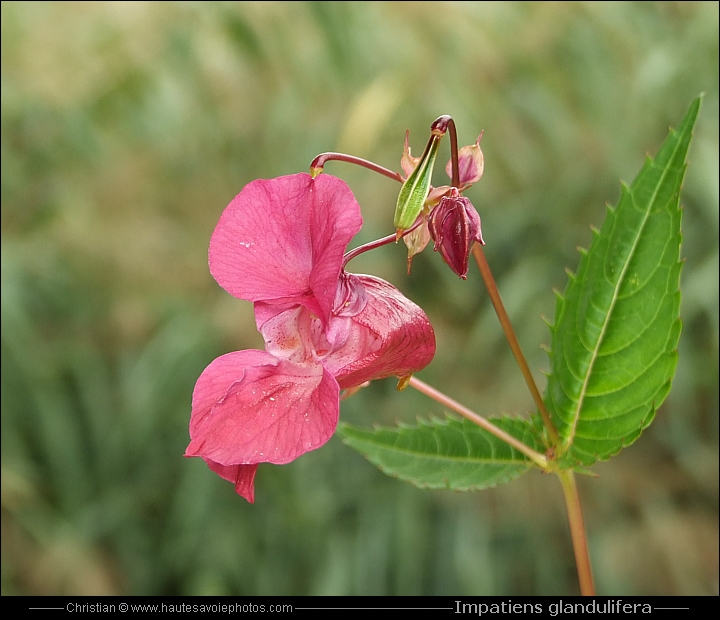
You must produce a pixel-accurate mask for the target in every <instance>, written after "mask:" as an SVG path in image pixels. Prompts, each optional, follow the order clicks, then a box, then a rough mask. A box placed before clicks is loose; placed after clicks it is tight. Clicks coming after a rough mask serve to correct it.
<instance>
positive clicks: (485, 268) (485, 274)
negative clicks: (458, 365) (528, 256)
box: [472, 243, 560, 446]
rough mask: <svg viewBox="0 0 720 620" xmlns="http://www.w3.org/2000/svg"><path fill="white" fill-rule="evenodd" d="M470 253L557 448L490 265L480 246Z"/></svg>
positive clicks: (551, 439)
mask: <svg viewBox="0 0 720 620" xmlns="http://www.w3.org/2000/svg"><path fill="white" fill-rule="evenodd" d="M472 253H473V257H474V258H475V262H476V263H477V266H478V269H479V270H480V275H481V276H482V279H483V282H485V287H486V288H487V291H488V294H489V295H490V301H491V302H492V305H493V308H495V313H496V314H497V316H498V319H499V321H500V325H501V326H502V329H503V331H504V332H505V337H506V338H507V341H508V343H509V344H510V349H511V350H512V352H513V355H514V356H515V361H516V362H517V364H518V366H519V367H520V372H522V375H523V377H524V378H525V383H526V384H527V386H528V389H529V390H530V394H531V395H532V398H533V401H535V406H536V407H537V408H538V411H539V412H540V416H541V417H542V420H543V424H544V425H545V428H546V429H547V432H548V435H550V441H551V442H552V444H553V445H556V446H557V445H559V444H560V438H559V436H558V433H557V430H556V429H555V425H554V424H553V423H552V420H551V419H550V414H549V413H548V410H547V409H546V407H545V403H543V399H542V396H540V391H539V390H538V388H537V385H535V379H533V376H532V373H531V372H530V367H529V366H528V363H527V361H526V360H525V356H524V355H523V352H522V350H521V349H520V343H519V342H518V339H517V337H516V336H515V330H514V329H513V327H512V324H511V323H510V318H509V317H508V315H507V312H506V311H505V306H504V305H503V302H502V299H500V291H498V287H497V284H495V278H493V275H492V272H491V271H490V265H488V262H487V259H486V258H485V253H484V252H483V251H482V246H481V245H480V244H479V243H475V244H473V248H472Z"/></svg>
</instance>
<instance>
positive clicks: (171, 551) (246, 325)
mask: <svg viewBox="0 0 720 620" xmlns="http://www.w3.org/2000/svg"><path fill="white" fill-rule="evenodd" d="M1 7H2V8H1V10H2V31H1V34H2V77H1V79H2V152H1V156H2V257H1V258H2V307H1V310H2V594H120V593H129V594H244V595H248V594H453V595H463V594H464V595H471V594H504V595H520V594H558V595H560V594H574V593H576V592H577V585H576V576H575V573H574V566H573V560H572V551H571V548H570V541H569V535H568V531H567V525H566V520H565V516H564V510H563V506H562V498H561V494H560V490H559V485H558V484H557V483H556V481H555V480H553V479H551V478H549V477H543V476H540V475H534V474H529V475H527V476H525V477H523V478H521V479H520V480H518V481H516V482H514V483H512V484H510V485H507V486H504V487H501V488H497V489H493V490H490V491H485V492H482V493H477V494H454V493H449V492H437V493H431V492H425V491H420V490H417V489H414V488H411V487H407V486H405V485H404V484H402V483H400V482H398V481H395V480H392V479H389V478H386V477H384V476H383V475H382V474H380V473H379V472H377V471H376V470H374V469H373V468H372V466H370V465H369V464H368V463H366V462H365V461H364V460H363V459H362V458H361V457H359V456H358V455H356V454H355V453H353V452H352V451H351V450H349V449H348V448H346V447H345V446H343V445H342V444H341V443H340V441H339V440H337V439H333V440H331V441H330V442H329V443H328V445H327V446H325V447H324V448H323V449H322V450H319V451H317V452H314V453H310V454H308V455H305V456H303V457H302V458H301V459H299V460H297V461H295V462H294V463H292V464H290V465H288V466H284V467H272V466H265V467H261V468H260V471H259V474H258V479H257V502H256V504H255V505H254V506H250V505H247V504H246V503H245V502H244V501H243V500H242V499H240V498H238V497H236V496H235V494H234V492H233V489H232V486H231V485H229V484H227V483H225V482H223V481H221V480H220V479H219V478H218V477H217V476H215V475H213V474H212V473H211V472H210V471H209V470H207V468H206V467H205V465H204V464H203V463H202V462H200V461H199V460H185V459H183V458H182V453H183V451H184V448H185V446H186V443H187V441H188V437H187V422H188V419H189V412H190V395H191V393H192V388H193V386H194V382H195V379H196V378H197V376H198V375H199V373H200V372H201V370H202V369H203V368H204V367H205V365H206V364H207V363H209V362H210V361H211V360H212V359H213V358H214V357H215V356H217V355H220V354H222V353H225V352H228V351H232V350H238V349H242V348H249V347H258V346H261V339H260V337H259V336H258V334H257V333H256V331H255V328H254V324H253V320H252V309H251V307H250V304H247V303H244V302H241V301H238V300H235V299H233V298H232V297H230V296H229V295H227V294H226V293H224V291H222V290H221V289H219V287H218V286H217V285H216V284H215V282H214V281H213V280H212V277H211V276H210V274H209V273H208V270H207V244H208V240H209V237H210V233H211V232H212V229H213V227H214V225H215V223H216V222H217V219H218V217H219V215H220V212H221V211H222V209H223V208H224V206H225V205H226V204H227V203H228V202H229V200H230V199H231V198H232V197H233V196H234V195H235V194H236V193H237V192H238V191H239V190H240V189H241V188H242V186H243V185H244V184H245V183H247V182H249V181H250V180H252V179H254V178H258V177H264V178H268V177H272V176H277V175H281V174H289V173H293V172H297V171H301V170H306V169H307V167H308V165H309V163H310V161H311V160H312V158H313V157H314V156H315V155H316V154H318V153H320V152H322V151H328V150H340V149H341V150H344V151H346V152H349V153H352V154H355V155H358V156H362V157H366V158H369V159H372V160H374V161H377V162H378V163H381V164H383V165H386V166H388V167H391V168H394V169H399V158H400V154H401V148H402V138H403V135H404V132H405V130H406V129H410V132H411V134H410V135H411V144H412V146H413V148H414V150H415V152H419V150H420V149H421V148H422V146H423V144H424V141H425V139H426V136H427V130H428V127H429V124H430V122H431V121H432V120H434V119H435V118H436V117H437V116H439V115H440V114H451V115H453V117H454V118H455V120H456V122H457V125H458V128H459V132H460V142H461V144H469V143H471V142H473V141H474V140H475V138H476V137H477V135H478V133H479V132H480V131H481V130H482V129H484V130H485V136H484V138H483V143H482V145H483V150H484V153H485V158H486V173H485V177H484V178H483V179H482V181H481V182H480V183H478V184H477V185H476V186H475V187H473V188H472V189H471V190H470V191H469V193H468V195H469V197H470V198H471V199H472V200H473V202H474V203H475V205H476V206H477V207H478V209H479V211H480V213H481V217H482V218H483V233H484V236H485V239H486V241H487V242H488V245H487V247H486V254H487V255H488V259H489V261H490V264H491V265H492V266H493V269H494V272H495V274H496V277H497V279H498V282H499V286H500V290H501V293H502V294H503V297H504V300H505V303H506V305H507V307H508V311H509V313H510V315H511V316H512V317H513V320H514V321H515V325H516V329H517V331H518V335H519V338H520V342H521V344H522V346H523V348H524V350H525V353H526V355H527V356H528V358H529V361H530V365H531V367H533V368H535V369H536V370H537V373H536V374H537V378H538V380H539V381H541V382H542V374H541V370H542V369H544V368H547V363H546V359H545V354H544V353H543V352H542V351H541V349H540V347H539V345H540V344H541V343H543V342H545V343H546V342H547V341H548V331H547V327H546V326H545V324H544V323H543V322H542V320H541V319H540V317H541V315H545V316H547V317H552V312H553V304H554V298H553V294H552V292H551V289H552V288H553V287H555V288H559V289H562V288H564V285H565V278H566V276H565V274H564V271H563V270H564V268H565V267H570V268H574V267H575V265H576V264H577V253H576V250H575V248H576V246H577V245H584V244H586V243H588V242H589V240H590V231H589V226H590V225H591V224H593V225H599V224H600V223H601V219H602V217H603V211H604V204H605V202H611V203H614V202H615V201H616V199H617V197H618V195H619V179H623V180H625V181H630V180H631V179H632V177H633V176H634V174H635V173H636V171H637V170H638V169H639V168H640V166H641V165H642V161H643V156H644V154H645V153H646V152H650V153H653V152H654V151H655V150H656V149H657V147H658V146H659V144H660V143H661V141H662V139H663V138H664V136H665V135H666V132H667V127H668V125H669V124H672V123H676V122H678V121H679V120H680V118H681V116H682V114H683V112H684V111H685V109H686V107H687V105H688V104H689V103H690V101H691V99H692V98H693V97H695V96H696V95H697V94H698V93H699V92H704V93H705V98H704V101H703V109H702V111H701V117H700V120H699V123H698V127H697V131H696V134H695V138H694V142H693V145H692V147H691V152H690V165H689V169H688V174H687V177H686V182H685V187H684V191H683V204H684V206H685V211H684V222H683V225H684V247H683V253H684V256H685V257H686V263H685V267H684V270H683V274H682V285H683V306H682V315H683V322H684V331H683V336H682V339H681V343H680V362H679V366H678V372H677V376H676V379H675V382H674V386H673V391H672V392H671V395H670V397H669V399H668V401H667V402H666V404H665V405H664V406H663V407H662V409H661V411H660V413H659V414H658V416H657V419H656V421H655V423H654V424H653V425H652V426H651V427H650V429H648V431H646V432H645V433H644V435H643V436H642V437H641V439H640V440H639V441H638V443H637V444H635V445H634V446H633V447H631V448H629V449H627V450H625V451H623V452H622V453H621V454H620V455H618V456H617V457H615V458H614V459H612V460H611V461H609V462H608V463H605V464H601V465H599V466H597V467H596V468H595V469H596V471H597V473H599V474H600V476H601V477H600V478H599V479H586V480H581V494H582V497H583V499H584V502H585V511H586V520H587V525H588V533H589V537H590V547H591V557H592V559H593V562H594V568H595V571H596V581H597V586H598V591H599V592H600V593H601V594H608V595H632V594H714V595H717V594H718V552H717V549H718V476H717V474H718V467H717V462H718V454H717V447H718V408H719V404H718V211H719V209H718V194H719V189H718V163H719V162H718V4H717V3H715V2H659V3H652V2H618V3H600V2H569V3H555V2H513V3H509V2H497V3H484V2H422V3H416V2H412V3H411V2H372V3H366V2H220V3H218V2H204V3H197V2H162V3H145V2H83V3H76V2H54V3H46V2H34V3H28V2H3V3H2V5H1ZM443 148H444V149H447V146H445V147H443ZM444 153H445V155H444V156H446V155H447V150H445V152H444ZM327 171H328V172H329V173H331V174H337V175H338V176H341V177H343V178H344V179H345V180H347V181H348V183H349V184H350V186H351V187H352V188H353V190H354V192H355V193H356V196H357V198H358V200H359V202H360V204H361V205H362V207H363V214H364V217H365V222H366V223H365V226H364V228H363V231H362V232H361V233H360V234H359V236H358V242H361V241H365V240H370V239H372V238H376V237H379V236H382V235H384V234H387V233H388V232H389V231H390V229H391V218H392V210H393V206H394V200H395V196H396V192H397V189H398V188H397V187H396V186H395V185H393V184H392V182H390V181H389V180H387V179H383V178H380V177H376V176H374V175H372V174H371V173H369V172H368V171H366V170H360V169H353V168H351V167H348V166H346V165H344V164H340V163H337V164H336V163H331V164H329V165H328V168H327ZM352 268H353V269H354V270H356V271H367V272H370V273H374V274H376V275H379V276H381V277H385V278H386V279H389V280H391V281H392V282H393V283H394V284H395V285H396V286H398V287H399V288H400V289H401V290H403V291H404V292H405V293H406V294H407V295H408V296H410V297H411V298H413V299H414V300H416V301H417V302H418V303H420V304H421V305H422V306H423V307H424V308H425V310H426V311H427V313H428V315H429V316H430V318H431V320H432V321H433V324H434V326H435V329H436V332H437V338H438V354H437V357H436V359H435V360H434V361H433V363H432V364H431V365H430V366H429V367H428V368H427V369H426V370H424V371H423V372H422V373H421V375H420V376H421V377H422V378H423V379H425V380H427V381H429V382H430V383H432V384H434V385H437V386H439V387H442V388H443V389H444V390H445V391H447V392H448V393H449V394H450V395H452V396H453V397H455V398H457V399H459V400H461V401H463V402H465V403H466V404H468V405H469V406H471V407H473V408H475V409H476V410H477V411H478V412H479V413H482V414H486V415H490V414H495V413H500V412H516V413H522V412H524V411H526V410H527V409H528V408H529V407H530V406H531V403H530V399H529V397H528V396H527V394H526V390H525V388H524V385H523V383H522V379H521V377H520V375H519V372H518V371H517V369H516V368H515V366H514V363H513V360H512V356H511V355H510V353H509V350H508V347H507V345H506V344H505V342H504V340H503V339H502V336H501V332H500V329H499V327H498V325H497V321H496V319H495V317H494V314H493V312H492V309H491V308H490V306H489V303H488V300H487V297H486V295H485V293H484V291H483V288H482V283H481V281H480V278H479V277H478V276H477V274H471V275H470V276H469V277H468V281H467V282H465V283H463V282H461V281H460V280H459V279H458V278H456V277H455V276H454V275H453V274H452V273H451V272H450V271H449V270H448V269H447V268H445V267H444V266H443V265H442V263H441V261H440V260H439V258H438V257H437V256H436V255H434V254H432V253H431V252H428V251H426V252H425V253H424V254H422V255H420V256H419V257H417V258H416V260H415V263H414V266H413V273H412V275H411V276H410V277H407V276H406V275H405V273H404V269H405V258H404V255H403V251H402V248H401V247H391V248H386V249H384V250H382V251H378V252H373V253H371V254H368V255H364V256H362V257H360V258H358V259H357V260H356V261H353V264H352ZM431 413H434V414H439V413H440V411H439V409H438V407H437V406H436V405H435V404H434V403H432V402H430V401H427V400H425V399H423V397H421V396H420V395H419V394H413V393H409V392H403V393H402V394H399V393H397V392H395V390H394V385H393V383H392V382H391V381H382V382H376V384H373V385H372V386H371V387H370V388H367V389H366V390H363V391H362V392H361V393H360V394H358V395H357V396H355V397H353V398H352V399H349V400H347V401H344V402H343V407H342V415H343V417H344V418H345V419H347V420H350V421H353V422H356V423H362V424H365V425H368V426H369V425H371V424H373V423H383V424H388V423H393V422H394V421H395V420H396V419H398V418H399V419H402V420H405V421H411V420H413V419H414V418H415V417H416V416H426V415H429V414H431Z"/></svg>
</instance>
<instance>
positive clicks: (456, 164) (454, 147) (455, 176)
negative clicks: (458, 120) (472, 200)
mask: <svg viewBox="0 0 720 620" xmlns="http://www.w3.org/2000/svg"><path fill="white" fill-rule="evenodd" d="M448 127H449V128H450V158H451V161H452V164H451V166H452V181H451V182H452V186H453V187H457V188H459V187H460V161H459V159H458V140H457V129H456V128H455V121H454V120H453V119H452V118H450V120H449V121H448Z"/></svg>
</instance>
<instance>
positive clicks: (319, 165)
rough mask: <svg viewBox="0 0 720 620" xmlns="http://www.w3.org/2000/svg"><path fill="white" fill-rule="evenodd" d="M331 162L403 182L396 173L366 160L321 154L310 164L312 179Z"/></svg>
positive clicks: (349, 156) (337, 154)
mask: <svg viewBox="0 0 720 620" xmlns="http://www.w3.org/2000/svg"><path fill="white" fill-rule="evenodd" d="M331 160H335V161H344V162H346V163H348V164H357V165H358V166H362V167H363V168H367V169H368V170H372V171H374V172H379V173H380V174H383V175H385V176H386V177H389V178H391V179H392V180H393V181H399V182H400V183H402V182H403V180H404V179H403V178H402V177H401V176H400V174H399V173H397V172H393V171H392V170H388V169H387V168H384V167H383V166H380V165H378V164H375V163H373V162H371V161H368V160H367V159H362V158H361V157H355V156H354V155H345V153H321V154H320V155H318V156H317V157H316V158H315V159H313V160H312V162H311V164H310V175H311V176H312V177H313V178H314V177H316V176H317V175H319V174H320V173H321V172H322V171H323V168H324V166H325V162H327V161H331Z"/></svg>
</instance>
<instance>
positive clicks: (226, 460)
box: [185, 174, 435, 502]
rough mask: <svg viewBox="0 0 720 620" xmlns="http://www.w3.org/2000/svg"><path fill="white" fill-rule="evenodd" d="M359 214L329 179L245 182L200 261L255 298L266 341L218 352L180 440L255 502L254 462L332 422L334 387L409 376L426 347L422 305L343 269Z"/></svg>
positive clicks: (429, 342)
mask: <svg viewBox="0 0 720 620" xmlns="http://www.w3.org/2000/svg"><path fill="white" fill-rule="evenodd" d="M361 225H362V217H361V216H360V206H359V205H358V203H357V201H356V200H355V197H354V196H353V195H352V192H351V191H350V189H349V188H348V187H347V185H346V184H345V183H344V182H343V181H341V180H340V179H337V178H335V177H332V176H329V175H326V174H322V175H320V176H318V177H317V178H314V179H313V178H311V177H310V175H308V174H296V175H292V176H286V177H279V178H277V179H270V180H258V181H253V182H252V183H250V184H249V185H247V186H246V187H245V188H244V189H243V190H242V191H241V192H240V193H239V194H238V195H237V196H236V197H235V198H234V199H233V201H232V202H231V203H230V204H229V205H228V207H227V209H225V211H224V212H223V214H222V216H221V217H220V221H219V222H218V225H217V227H216V228H215V232H214V233H213V235H212V238H211V240H210V252H209V263H210V271H211V273H212V274H213V276H214V277H215V279H216V280H217V282H218V283H219V284H220V285H221V286H222V287H223V288H224V289H225V290H226V291H228V292H229V293H230V294H232V295H234V296H235V297H238V298H240V299H245V300H248V301H252V302H254V304H255V321H256V324H257V327H258V330H259V331H260V333H261V334H262V336H263V339H264V340H265V351H259V350H247V351H237V352H235V353H228V354H226V355H223V356H222V357H219V358H217V359H216V360H215V361H213V362H212V363H211V364H210V365H209V366H208V367H207V368H206V369H205V370H204V371H203V373H202V374H201V375H200V378H199V379H198V381H197V383H196V385H195V391H194V392H193V402H192V415H191V418H190V439H191V440H190V445H189V446H188V448H187V451H186V453H185V456H199V457H202V458H203V459H204V460H205V462H206V463H207V464H208V466H209V467H210V469H212V470H213V471H214V472H216V473H217V474H219V475H220V476H222V477H223V478H225V479H226V480H229V481H231V482H233V483H235V489H236V491H237V492H238V493H239V494H240V495H242V496H243V497H244V498H245V499H247V500H248V501H249V502H253V501H254V478H255V473H256V471H257V466H258V463H276V464H281V463H288V462H290V461H292V460H294V459H296V458H297V457H298V456H300V455H301V454H304V453H305V452H308V451H310V450H314V449H316V448H319V447H320V446H322V445H323V444H324V443H325V442H326V441H327V440H328V439H330V437H331V436H332V434H333V433H334V431H335V428H336V426H337V422H338V416H339V412H340V404H339V396H340V390H341V389H347V388H352V387H357V386H359V385H361V384H363V383H365V382H366V381H370V380H373V379H381V378H384V377H390V376H405V375H409V374H411V373H413V372H415V371H417V370H420V369H421V368H424V367H425V366H426V365H427V364H428V363H429V362H430V360H431V359H432V357H433V355H434V353H435V336H434V333H433V329H432V326H431V325H430V322H429V321H428V319H427V317H426V316H425V313H424V312H423V311H422V310H421V309H420V308H419V307H418V306H416V305H415V304H414V303H412V302H411V301H410V300H408V299H407V298H405V297H404V296H403V295H402V294H401V293H400V291H398V290H397V289H396V288H395V287H393V286H392V285H391V284H389V283H387V282H385V281H384V280H380V279H379V278H375V277H372V276H364V275H354V274H349V273H346V272H345V271H343V269H342V262H343V254H344V252H345V248H346V247H347V244H348V243H349V242H350V240H351V239H352V237H353V236H354V235H355V233H357V232H358V231H359V230H360V227H361Z"/></svg>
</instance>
